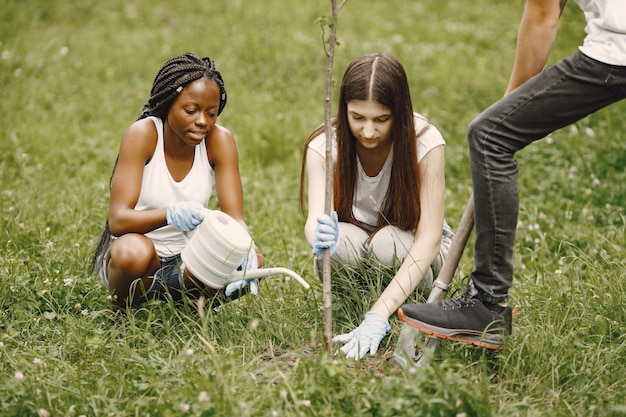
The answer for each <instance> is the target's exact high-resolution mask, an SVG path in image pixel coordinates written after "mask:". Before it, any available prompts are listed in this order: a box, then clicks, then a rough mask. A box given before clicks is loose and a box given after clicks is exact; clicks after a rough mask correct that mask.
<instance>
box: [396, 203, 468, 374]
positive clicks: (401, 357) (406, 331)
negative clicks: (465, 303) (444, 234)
mask: <svg viewBox="0 0 626 417" xmlns="http://www.w3.org/2000/svg"><path fill="white" fill-rule="evenodd" d="M473 228H474V196H473V195H472V196H470V198H469V201H468V202H467V206H466V207H465V211H464V212H463V216H462V217H461V221H460V222H459V226H458V228H457V231H456V234H455V235H454V238H453V239H452V243H451V244H450V249H449V250H448V255H447V256H446V258H445V259H444V261H443V265H442V267H441V271H440V272H439V275H438V276H437V279H435V281H434V282H433V288H432V290H431V291H430V295H429V296H428V300H427V301H426V302H427V303H434V302H436V301H439V300H442V299H443V298H445V296H446V293H447V291H448V288H449V287H450V284H451V283H452V278H453V277H454V274H455V272H456V269H457V267H458V266H459V261H460V260H461V256H462V255H463V251H464V250H465V246H466V245H467V240H468V239H469V236H470V234H471V233H472V229H473ZM437 341H438V339H437V338H436V337H431V336H428V335H425V334H423V333H422V332H420V331H419V330H417V329H416V328H414V327H411V326H409V325H408V324H406V323H404V326H403V327H402V331H401V332H400V337H399V338H398V344H397V345H396V350H395V352H394V359H395V361H396V363H397V364H399V365H400V366H402V367H403V368H404V369H406V370H409V369H411V368H420V367H424V366H427V365H428V363H429V361H430V359H431V358H432V357H433V355H434V353H435V349H436V348H437Z"/></svg>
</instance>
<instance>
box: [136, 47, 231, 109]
mask: <svg viewBox="0 0 626 417" xmlns="http://www.w3.org/2000/svg"><path fill="white" fill-rule="evenodd" d="M204 76H206V77H207V78H208V79H210V80H213V81H215V82H216V83H217V85H218V87H219V89H220V104H219V108H218V110H217V114H218V116H219V114H220V113H221V112H222V110H224V107H225V106H226V89H225V88H224V80H223V79H222V74H220V72H219V71H218V70H217V69H215V62H213V60H212V59H211V58H209V57H205V58H200V57H199V56H198V55H196V54H194V53H191V52H187V53H185V54H182V55H178V56H175V57H174V58H172V59H170V60H169V61H167V62H166V63H165V64H164V65H163V67H161V70H160V71H159V72H158V73H157V75H156V77H155V79H154V83H153V84H152V90H150V99H148V102H147V103H146V104H145V105H144V106H143V111H142V112H141V116H140V117H139V119H143V118H146V117H148V116H156V117H158V118H160V119H165V118H166V117H167V112H168V111H169V109H170V107H171V106H172V103H173V102H174V100H175V99H176V97H177V96H178V94H179V93H180V92H181V91H182V89H183V87H185V86H186V85H187V84H189V83H191V82H193V81H196V80H198V79H200V78H202V77H204Z"/></svg>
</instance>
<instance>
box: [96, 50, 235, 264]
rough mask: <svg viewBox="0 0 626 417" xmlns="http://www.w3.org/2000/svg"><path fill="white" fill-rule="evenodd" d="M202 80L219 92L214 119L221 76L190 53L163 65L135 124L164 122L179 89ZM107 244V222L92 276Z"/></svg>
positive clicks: (222, 92) (221, 105)
mask: <svg viewBox="0 0 626 417" xmlns="http://www.w3.org/2000/svg"><path fill="white" fill-rule="evenodd" d="M202 77H207V78H208V79H210V80H213V81H215V83H216V84H217V86H218V87H219V89H220V103H219V107H218V109H217V115H218V116H219V115H220V113H222V110H224V107H225V106H226V88H225V87H224V80H223V79H222V74H220V72H219V71H218V70H217V69H216V68H215V62H214V61H213V60H212V59H211V58H209V57H204V58H200V57H199V56H198V55H196V54H194V53H192V52H187V53H184V54H182V55H178V56H175V57H174V58H171V59H170V60H168V61H167V62H166V63H165V64H163V66H162V67H161V69H160V70H159V72H158V73H157V75H156V77H155V78H154V82H153V83H152V89H151V90H150V98H149V99H148V102H147V103H146V104H144V106H143V110H142V111H141V115H140V116H139V118H138V119H137V120H141V119H145V118H146V117H149V116H155V117H158V118H159V119H161V120H165V119H166V117H167V114H168V112H169V110H170V107H172V103H174V100H176V97H178V94H179V93H180V92H181V91H182V90H183V88H184V87H185V86H186V85H188V84H190V83H192V82H193V81H196V80H199V79H200V78H202ZM118 161H119V154H118V155H117V158H116V159H115V164H114V165H113V172H112V173H111V179H110V180H109V187H110V186H111V182H112V181H113V174H114V173H115V169H116V168H117V163H118ZM111 242H113V235H112V234H111V230H110V229H109V221H108V219H107V221H106V223H105V225H104V229H103V231H102V235H101V236H100V240H99V242H98V244H97V245H96V249H95V251H94V254H93V257H92V260H91V267H90V271H91V272H92V273H93V272H94V271H96V272H97V271H98V270H99V269H100V268H102V267H103V265H104V257H105V254H106V251H107V249H108V247H109V245H110V244H111Z"/></svg>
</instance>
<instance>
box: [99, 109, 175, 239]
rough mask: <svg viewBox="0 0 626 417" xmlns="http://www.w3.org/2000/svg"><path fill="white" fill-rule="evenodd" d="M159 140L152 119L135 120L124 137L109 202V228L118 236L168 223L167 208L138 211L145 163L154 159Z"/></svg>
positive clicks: (145, 231) (147, 230) (150, 229)
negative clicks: (136, 208) (137, 205)
mask: <svg viewBox="0 0 626 417" xmlns="http://www.w3.org/2000/svg"><path fill="white" fill-rule="evenodd" d="M156 143H157V131H156V128H155V126H154V123H152V121H150V120H149V119H142V120H139V121H136V122H134V123H133V124H132V125H130V127H129V128H128V129H127V130H126V132H125V133H124V136H123V137H122V141H121V144H120V151H119V159H118V162H117V167H116V168H115V172H114V174H113V178H112V181H111V200H110V202H109V228H110V230H111V233H112V234H113V235H115V236H121V235H123V234H126V233H147V232H150V231H152V230H154V229H157V228H159V227H162V226H165V225H166V224H167V212H166V209H165V208H160V209H156V210H145V211H136V210H135V205H136V204H137V200H138V199H139V193H140V191H141V181H142V180H143V170H144V166H145V165H146V163H147V162H148V161H149V160H150V158H152V155H153V154H154V150H155V148H156Z"/></svg>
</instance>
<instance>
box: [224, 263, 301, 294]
mask: <svg viewBox="0 0 626 417" xmlns="http://www.w3.org/2000/svg"><path fill="white" fill-rule="evenodd" d="M279 274H282V275H287V276H290V277H291V278H293V279H295V280H296V281H298V283H299V284H300V285H302V286H303V287H304V288H305V289H307V290H308V289H309V288H311V286H310V285H309V283H308V282H306V281H305V280H304V279H303V278H302V277H301V276H300V275H298V274H296V273H295V272H293V271H292V270H290V269H287V268H280V267H277V268H260V269H249V270H245V271H235V272H233V273H232V275H231V276H230V278H229V279H228V281H229V282H233V281H239V280H241V279H245V280H251V279H256V278H263V277H267V276H269V275H279Z"/></svg>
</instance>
